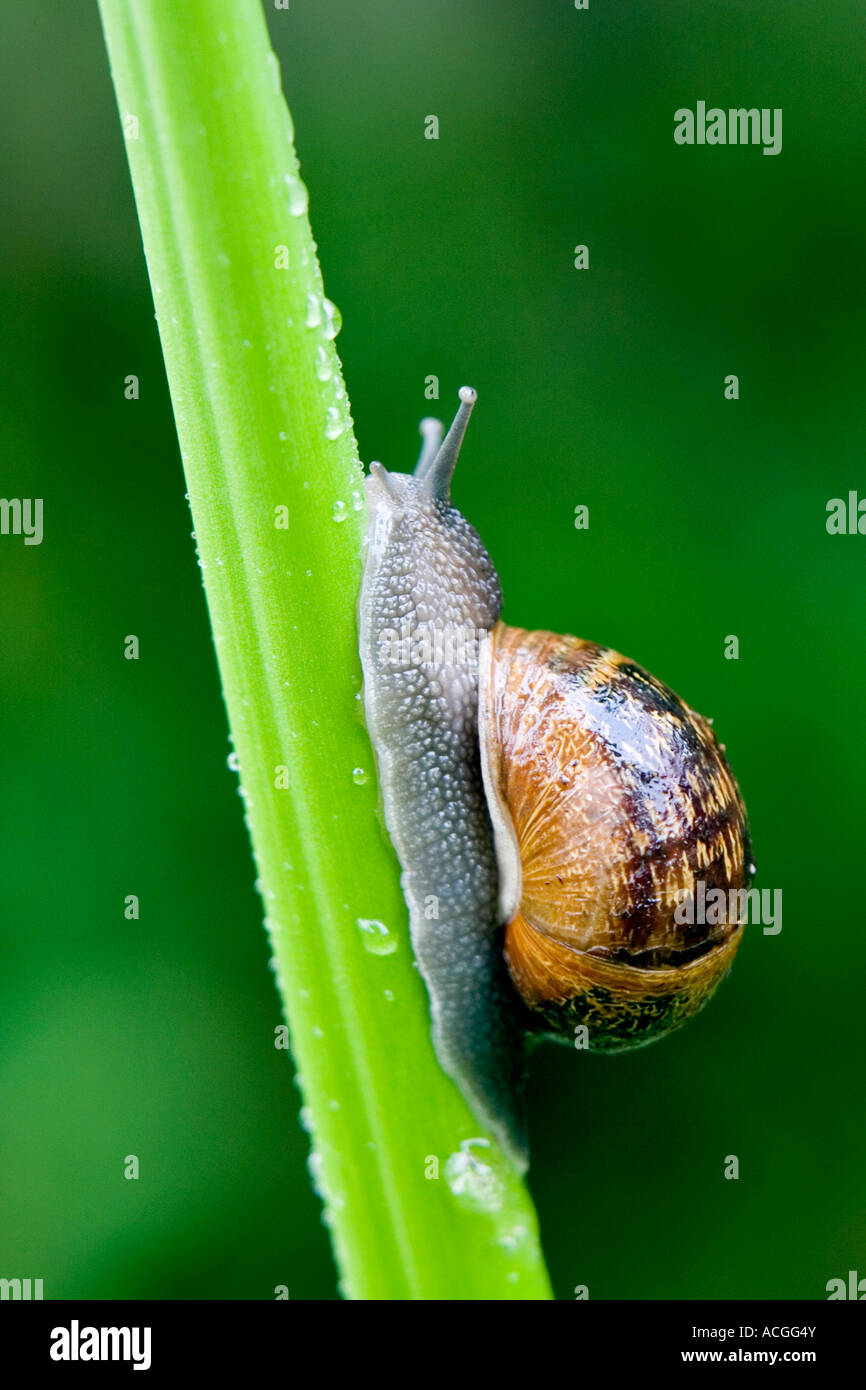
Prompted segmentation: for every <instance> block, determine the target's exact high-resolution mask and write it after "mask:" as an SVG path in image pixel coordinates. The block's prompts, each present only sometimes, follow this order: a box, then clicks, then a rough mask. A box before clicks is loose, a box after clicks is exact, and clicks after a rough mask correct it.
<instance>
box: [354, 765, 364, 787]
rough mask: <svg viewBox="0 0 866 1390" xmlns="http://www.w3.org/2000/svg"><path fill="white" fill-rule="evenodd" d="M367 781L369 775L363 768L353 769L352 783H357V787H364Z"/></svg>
mask: <svg viewBox="0 0 866 1390" xmlns="http://www.w3.org/2000/svg"><path fill="white" fill-rule="evenodd" d="M366 780H367V774H366V772H365V771H364V769H363V768H362V767H353V768H352V781H353V782H354V783H355V786H356V787H363V785H364V783H365V782H366Z"/></svg>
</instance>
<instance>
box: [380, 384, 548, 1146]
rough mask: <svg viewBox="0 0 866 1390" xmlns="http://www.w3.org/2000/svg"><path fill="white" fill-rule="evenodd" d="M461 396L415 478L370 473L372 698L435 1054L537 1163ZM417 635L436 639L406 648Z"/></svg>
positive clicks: (489, 576)
mask: <svg viewBox="0 0 866 1390" xmlns="http://www.w3.org/2000/svg"><path fill="white" fill-rule="evenodd" d="M460 396H461V406H460V409H459V411H458V413H457V416H456V417H455V420H454V424H453V425H452V427H451V429H450V431H449V433H448V435H447V437H446V439H445V441H444V442H443V443H442V445H441V447H438V444H439V434H440V430H441V427H440V426H438V424H435V423H434V422H425V425H424V426H422V429H423V432H424V434H425V445H424V448H423V450H422V453H421V458H420V460H419V463H418V466H417V468H416V470H415V473H414V475H408V474H403V473H388V472H386V471H385V469H383V468H382V467H381V465H378V464H374V465H373V468H372V471H371V474H370V477H369V478H368V479H367V484H366V486H367V503H368V508H369V530H368V541H367V551H366V558H365V567H364V577H363V583H362V588H361V598H360V610H359V619H360V639H361V661H362V666H363V671H364V701H365V710H366V717H367V724H368V728H369V731H370V736H371V739H372V742H373V746H374V749H375V751H376V757H377V762H378V772H379V782H380V786H381V790H382V799H383V805H384V813H385V823H386V825H387V827H388V832H389V834H390V836H391V840H392V841H393V844H394V847H395V849H396V851H397V855H398V857H399V859H400V864H401V866H402V871H403V872H402V879H401V882H402V887H403V892H404V895H405V897H406V901H407V903H408V906H409V922H410V932H411V937H412V946H413V950H414V952H415V956H416V959H417V961H418V965H419V968H420V970H421V974H422V976H423V978H424V981H425V984H426V986H427V991H428V994H429V997H430V1008H431V1016H432V1024H433V1043H434V1047H435V1049H436V1054H437V1057H438V1058H439V1061H440V1064H441V1065H442V1067H443V1069H444V1070H445V1071H446V1072H447V1073H448V1075H449V1076H451V1077H452V1078H453V1079H454V1081H456V1083H457V1085H458V1086H459V1087H460V1089H461V1091H462V1093H463V1095H464V1096H465V1098H466V1100H467V1101H468V1102H469V1104H470V1106H471V1107H472V1109H473V1111H474V1112H475V1113H476V1114H477V1115H478V1116H479V1118H480V1119H481V1120H483V1121H484V1122H485V1123H486V1124H487V1125H488V1126H489V1128H490V1129H491V1130H492V1132H493V1133H494V1134H495V1135H496V1137H497V1138H498V1139H499V1141H500V1142H501V1143H502V1145H503V1147H504V1148H505V1150H506V1152H507V1153H508V1154H509V1157H510V1158H511V1159H512V1161H513V1162H514V1163H515V1165H516V1166H517V1167H518V1168H520V1169H523V1168H525V1166H526V1138H525V1125H524V1120H523V1114H522V1099H521V1091H522V1088H521V1080H522V1072H523V1068H524V1055H525V1054H524V1045H523V1041H522V1036H521V1032H520V1029H519V1026H518V1023H517V1007H518V1006H517V1004H516V1002H515V997H514V991H513V989H512V987H511V985H510V982H509V980H508V975H507V971H506V968H505V963H504V960H503V956H502V939H501V931H500V919H499V911H498V896H499V881H498V873H497V868H496V856H495V852H494V846H493V835H492V830H491V825H490V818H489V815H488V811H487V803H486V799H485V795H484V788H483V785H482V777H481V766H480V758H479V751H478V749H479V740H478V651H477V642H475V640H474V639H475V636H476V634H479V633H480V634H484V633H486V632H489V631H490V629H491V628H492V627H493V625H494V623H495V622H496V620H497V618H498V617H499V613H500V609H501V606H502V594H501V590H500V585H499V579H498V577H497V574H496V571H495V569H494V567H493V564H492V562H491V560H490V557H489V555H488V554H487V552H486V550H485V549H484V546H483V544H482V542H481V540H480V538H479V536H478V534H477V532H476V531H475V530H474V528H473V527H472V526H470V525H469V523H468V522H467V521H466V520H465V519H464V518H463V517H462V516H461V514H460V513H459V512H458V511H457V510H456V508H455V507H454V506H453V505H452V504H451V501H450V496H449V487H450V480H451V474H452V472H453V468H454V463H455V461H456V458H457V453H458V451H459V448H460V443H461V441H462V437H463V433H464V431H465V428H466V422H467V420H468V418H469V413H470V411H471V408H472V404H473V402H474V399H475V393H474V392H472V391H470V390H469V388H466V387H464V388H463V390H462V391H461V393H460ZM407 631H408V632H409V633H414V634H423V636H421V637H419V639H418V640H416V641H412V639H411V638H409V639H407V640H404V641H402V642H400V643H396V642H395V636H396V635H399V634H404V633H406V632H407ZM442 634H450V635H451V637H452V638H453V637H454V636H455V635H456V634H466V636H467V641H466V642H465V644H464V643H461V642H460V641H459V640H458V641H453V642H450V644H449V642H446V643H445V644H444V645H443V644H442V643H441V642H437V640H436V639H437V637H439V638H441V636H442ZM425 642H426V646H425ZM427 657H430V658H431V659H429V660H427V659H426V658H427Z"/></svg>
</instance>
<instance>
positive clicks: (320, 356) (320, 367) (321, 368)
mask: <svg viewBox="0 0 866 1390" xmlns="http://www.w3.org/2000/svg"><path fill="white" fill-rule="evenodd" d="M316 376H317V377H318V378H319V381H330V380H331V377H332V376H333V368H332V366H331V359H330V357H329V356H328V351H327V348H323V347H322V346H321V344H320V345H319V347H318V349H317V351H316Z"/></svg>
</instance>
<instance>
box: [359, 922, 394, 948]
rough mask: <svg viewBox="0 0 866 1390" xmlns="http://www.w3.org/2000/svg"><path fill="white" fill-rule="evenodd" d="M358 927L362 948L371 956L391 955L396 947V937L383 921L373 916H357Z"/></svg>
mask: <svg viewBox="0 0 866 1390" xmlns="http://www.w3.org/2000/svg"><path fill="white" fill-rule="evenodd" d="M358 928H359V930H360V932H361V940H362V941H363V943H364V950H365V951H369V952H370V955H371V956H393V954H394V952H395V951H396V949H397V938H396V937H395V936H392V935H391V933H390V932H389V930H388V928H387V927H386V926H385V923H384V922H379V921H377V920H376V918H375V917H359V918H358Z"/></svg>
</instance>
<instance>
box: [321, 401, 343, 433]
mask: <svg viewBox="0 0 866 1390" xmlns="http://www.w3.org/2000/svg"><path fill="white" fill-rule="evenodd" d="M343 429H344V426H343V417H342V415H341V414H340V412H339V410H338V409H337V407H336V406H335V405H329V406H328V409H327V411H326V412H325V438H326V439H339V438H340V435H341V434H342V433H343Z"/></svg>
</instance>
